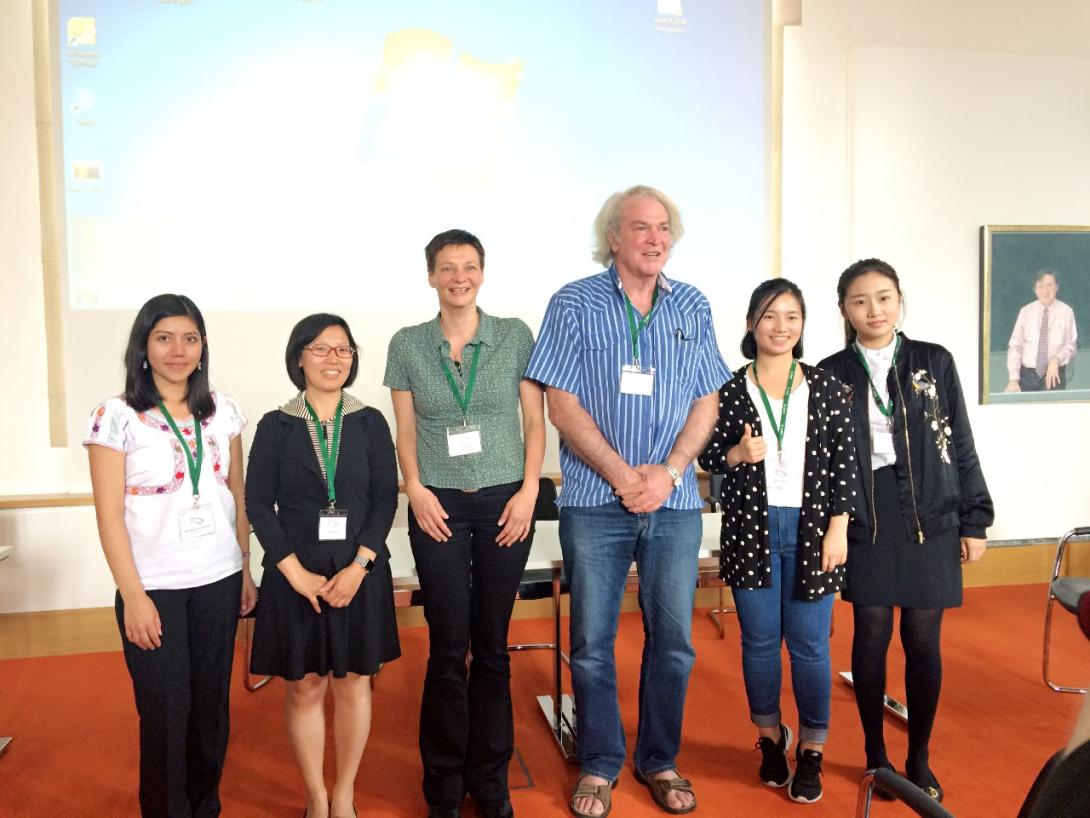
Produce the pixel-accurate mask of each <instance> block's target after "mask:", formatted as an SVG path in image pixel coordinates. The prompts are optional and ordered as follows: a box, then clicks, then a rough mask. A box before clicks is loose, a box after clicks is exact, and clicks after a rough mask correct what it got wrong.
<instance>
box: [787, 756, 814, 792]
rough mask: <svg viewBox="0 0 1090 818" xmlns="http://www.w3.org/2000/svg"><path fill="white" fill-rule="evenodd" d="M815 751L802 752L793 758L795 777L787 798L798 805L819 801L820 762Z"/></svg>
mask: <svg viewBox="0 0 1090 818" xmlns="http://www.w3.org/2000/svg"><path fill="white" fill-rule="evenodd" d="M822 758H823V756H822V754H821V753H819V752H818V751H817V750H803V751H802V752H801V753H799V754H797V756H796V758H795V777H794V778H792V779H791V787H790V789H788V790H787V797H788V798H790V799H791V800H792V801H797V802H798V803H800V804H813V803H815V802H816V801H820V800H821V761H822Z"/></svg>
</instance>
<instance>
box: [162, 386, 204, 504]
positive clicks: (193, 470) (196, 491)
mask: <svg viewBox="0 0 1090 818" xmlns="http://www.w3.org/2000/svg"><path fill="white" fill-rule="evenodd" d="M159 411H160V412H161V413H162V415H163V417H165V418H166V419H167V423H169V424H170V429H171V431H172V432H174V436H175V437H177V438H178V442H179V443H181V444H182V451H183V452H185V459H186V462H187V463H189V482H190V483H192V485H193V505H194V507H196V505H197V503H199V502H200V499H201V490H200V484H201V464H202V463H204V441H203V440H202V438H201V422H200V421H199V420H197V419H196V418H193V437H194V438H195V439H196V441H197V456H196V457H194V456H193V452H191V451H190V450H189V441H187V440H186V439H185V436H184V435H183V434H182V432H181V430H180V429H179V428H178V424H177V423H175V422H174V418H172V417H171V416H170V412H168V411H167V407H166V404H165V403H163V402H162V401H159Z"/></svg>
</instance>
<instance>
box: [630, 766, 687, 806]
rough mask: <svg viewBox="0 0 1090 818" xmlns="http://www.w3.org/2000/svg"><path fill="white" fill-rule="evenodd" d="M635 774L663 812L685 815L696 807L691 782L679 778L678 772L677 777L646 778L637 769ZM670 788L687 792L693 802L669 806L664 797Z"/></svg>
mask: <svg viewBox="0 0 1090 818" xmlns="http://www.w3.org/2000/svg"><path fill="white" fill-rule="evenodd" d="M674 772H675V773H677V770H674ZM635 775H636V780H637V781H639V782H640V783H641V784H643V785H644V786H645V787H647V790H648V791H649V792H650V793H651V800H652V801H654V802H655V803H656V804H657V805H658V807H659V809H661V810H662V811H663V812H668V813H670V814H671V815H685V814H687V813H690V812H692V811H693V810H694V809H696V793H694V792H693V784H692V782H691V781H689V779H687V778H681V773H678V777H677V778H647V777H645V776H644V775H643V773H641V772H640V771H639V770H636V771H635ZM671 790H676V791H677V792H687V793H689V794H690V795H692V796H693V803H691V804H689V806H687V807H672V806H670V802H669V801H668V800H666V797H667V796H668V795H669V794H670V791H671Z"/></svg>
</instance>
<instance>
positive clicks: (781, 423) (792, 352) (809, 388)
mask: <svg viewBox="0 0 1090 818" xmlns="http://www.w3.org/2000/svg"><path fill="white" fill-rule="evenodd" d="M805 319H806V305H805V302H804V301H803V298H802V293H801V292H800V291H799V288H798V287H797V286H796V285H794V284H793V283H791V282H790V281H787V280H786V279H783V278H778V279H772V280H770V281H766V282H764V283H762V284H761V285H760V286H758V287H757V289H756V290H754V292H753V295H752V297H751V298H750V304H749V311H748V313H747V315H746V329H747V331H746V335H745V337H744V338H743V340H742V347H741V350H742V354H743V355H744V356H745V357H747V358H751V359H753V363H752V364H750V365H749V366H747V367H743V368H742V369H740V370H739V371H738V372H736V373H735V377H734V378H733V379H732V380H730V381H728V382H727V383H726V384H725V385H724V386H723V388H722V389H721V390H720V393H719V401H720V402H719V418H718V420H717V421H716V426H715V429H714V430H713V432H712V437H711V440H710V441H709V442H708V445H707V447H706V448H705V450H704V452H703V454H701V456H700V458H699V460H700V464H701V466H703V467H704V468H706V469H708V470H709V471H712V472H721V473H725V474H724V481H723V495H722V503H723V533H722V551H721V561H722V576H723V579H724V580H725V581H726V582H728V583H729V584H730V585H731V587H732V588H733V591H734V602H735V606H736V607H737V610H738V622H739V625H740V627H741V631H742V670H743V678H744V680H745V685H746V696H747V698H748V701H749V710H750V719H751V721H752V722H753V723H754V724H755V725H756V726H757V731H758V741H757V746H758V747H759V748H760V750H761V753H762V763H761V768H760V773H759V775H760V779H761V781H762V782H763V783H764V784H766V785H768V786H770V787H786V786H788V785H790V788H789V790H788V796H789V797H790V798H791V799H792V800H793V801H797V802H800V803H813V802H814V801H817V800H818V799H820V798H821V795H822V787H821V778H820V775H821V766H822V760H823V753H824V749H825V742H826V740H827V737H828V731H829V730H828V728H829V700H830V695H831V667H830V660H829V626H830V620H831V616H832V606H833V597H834V594H835V592H836V591H837V590H838V589H839V588H840V587H841V585H842V583H843V569H842V568H841V567H840V566H842V565H843V563H844V561H845V559H846V558H847V549H848V541H847V526H848V515H849V513H851V511H852V508H853V506H852V501H853V494H854V493H856V492H857V491H858V478H857V476H856V473H855V463H854V453H853V451H852V449H853V446H852V442H851V429H850V415H849V412H848V407H847V403H846V401H845V399H844V396H843V394H842V391H841V387H840V384H839V382H838V381H836V379H835V378H832V377H830V376H828V375H827V374H826V373H824V372H822V371H820V370H817V369H814V368H812V367H809V366H805V365H803V364H802V363H801V362H800V361H799V360H798V358H799V357H801V355H802V330H803V324H804V323H805ZM762 432H764V434H762ZM785 641H786V643H787V649H788V652H789V654H790V656H791V677H792V682H793V688H794V693H795V703H796V705H797V708H798V713H799V747H798V752H797V753H796V761H797V764H796V768H795V772H794V774H793V775H792V772H791V768H790V766H789V759H788V750H789V749H790V747H791V741H792V737H793V734H792V731H791V729H790V728H789V727H788V726H787V725H785V724H783V723H782V722H781V711H780V689H781V677H782V663H781V658H780V650H781V645H782V644H783V642H785Z"/></svg>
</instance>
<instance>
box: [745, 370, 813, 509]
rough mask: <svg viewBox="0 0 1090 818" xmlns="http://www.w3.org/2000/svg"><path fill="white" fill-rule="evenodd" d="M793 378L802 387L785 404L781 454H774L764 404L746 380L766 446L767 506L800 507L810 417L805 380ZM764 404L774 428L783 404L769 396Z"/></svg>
mask: <svg viewBox="0 0 1090 818" xmlns="http://www.w3.org/2000/svg"><path fill="white" fill-rule="evenodd" d="M795 377H796V378H802V383H801V384H799V388H798V389H796V390H795V391H794V392H792V393H791V400H790V401H789V402H788V404H787V428H786V429H785V430H784V433H783V450H782V452H778V451H777V448H776V432H775V431H774V430H773V428H772V423H771V422H770V421H769V417H768V412H767V411H766V410H765V405H764V401H763V400H761V391H760V390H759V389H758V388H757V384H755V383H754V382H753V379H752V378H750V377H749V376H748V375H747V376H746V389H747V390H748V391H749V399H750V400H751V401H753V405H754V406H756V407H757V412H758V413H759V414H760V415H761V423H762V424H763V425H764V434H765V439H766V440H765V442H766V444H767V445H768V449H767V452H766V454H765V460H764V465H765V487H766V489H767V493H768V505H769V506H783V507H785V508H801V507H802V477H803V472H804V471H805V470H806V424H807V421H808V418H809V416H810V413H809V404H810V386H809V384H807V383H806V376H805V375H803V374H802V370H797V371H796V372H795ZM766 393H767V392H766ZM768 403H769V405H770V406H771V407H772V412H773V414H774V415H775V420H776V425H777V426H778V425H779V424H780V412H782V411H783V401H782V400H776V399H775V398H774V397H772V395H769V396H768ZM781 454H782V455H783V457H782V458H781V457H780V455H781Z"/></svg>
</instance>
